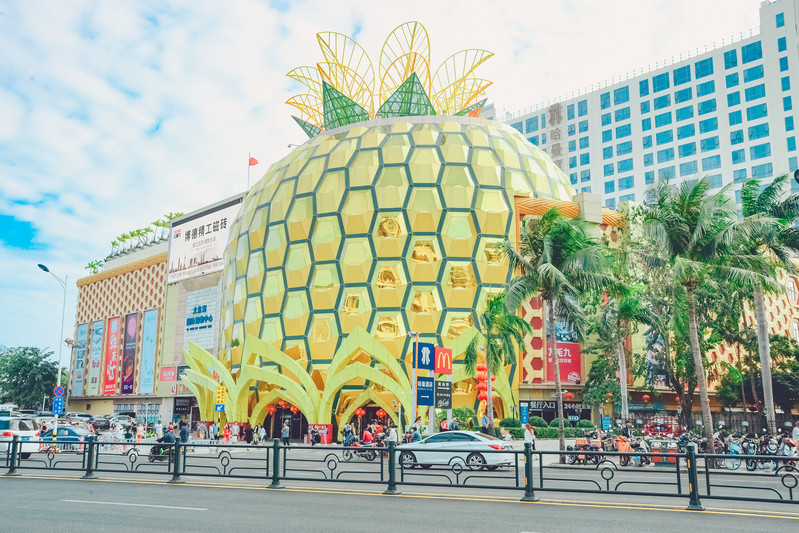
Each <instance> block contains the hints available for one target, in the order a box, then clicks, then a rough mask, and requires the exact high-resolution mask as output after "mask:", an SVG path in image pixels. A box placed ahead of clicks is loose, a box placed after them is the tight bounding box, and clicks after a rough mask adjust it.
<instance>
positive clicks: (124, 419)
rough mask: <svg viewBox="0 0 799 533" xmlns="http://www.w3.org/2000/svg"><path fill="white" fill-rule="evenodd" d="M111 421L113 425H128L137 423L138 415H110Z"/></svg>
mask: <svg viewBox="0 0 799 533" xmlns="http://www.w3.org/2000/svg"><path fill="white" fill-rule="evenodd" d="M109 421H110V422H111V425H112V426H117V425H121V426H127V425H130V424H135V423H136V417H132V416H130V415H123V414H119V415H113V416H112V417H110V418H109Z"/></svg>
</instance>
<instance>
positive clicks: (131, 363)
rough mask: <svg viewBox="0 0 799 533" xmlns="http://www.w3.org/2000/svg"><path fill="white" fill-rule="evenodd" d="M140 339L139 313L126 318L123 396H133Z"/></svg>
mask: <svg viewBox="0 0 799 533" xmlns="http://www.w3.org/2000/svg"><path fill="white" fill-rule="evenodd" d="M138 338H139V313H131V314H129V315H127V316H126V317H125V342H124V343H123V344H122V389H121V394H133V378H134V376H135V374H136V344H137V341H138Z"/></svg>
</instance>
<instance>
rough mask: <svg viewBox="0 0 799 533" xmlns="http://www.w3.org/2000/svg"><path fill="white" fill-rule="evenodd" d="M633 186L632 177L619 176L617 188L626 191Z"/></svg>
mask: <svg viewBox="0 0 799 533" xmlns="http://www.w3.org/2000/svg"><path fill="white" fill-rule="evenodd" d="M632 188H633V177H632V176H628V177H626V178H619V190H620V191H626V190H627V189H632Z"/></svg>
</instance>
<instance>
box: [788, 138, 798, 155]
mask: <svg viewBox="0 0 799 533" xmlns="http://www.w3.org/2000/svg"><path fill="white" fill-rule="evenodd" d="M787 141H788V151H789V152H795V151H796V137H788V139H787Z"/></svg>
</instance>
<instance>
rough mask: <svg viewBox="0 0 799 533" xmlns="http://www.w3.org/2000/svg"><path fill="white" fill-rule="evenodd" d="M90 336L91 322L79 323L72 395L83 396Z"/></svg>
mask: <svg viewBox="0 0 799 533" xmlns="http://www.w3.org/2000/svg"><path fill="white" fill-rule="evenodd" d="M88 337H89V324H80V325H78V338H77V339H76V341H75V369H74V371H73V373H72V395H73V396H83V377H84V375H85V372H86V368H85V366H86V364H85V363H86V343H87V340H88Z"/></svg>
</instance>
